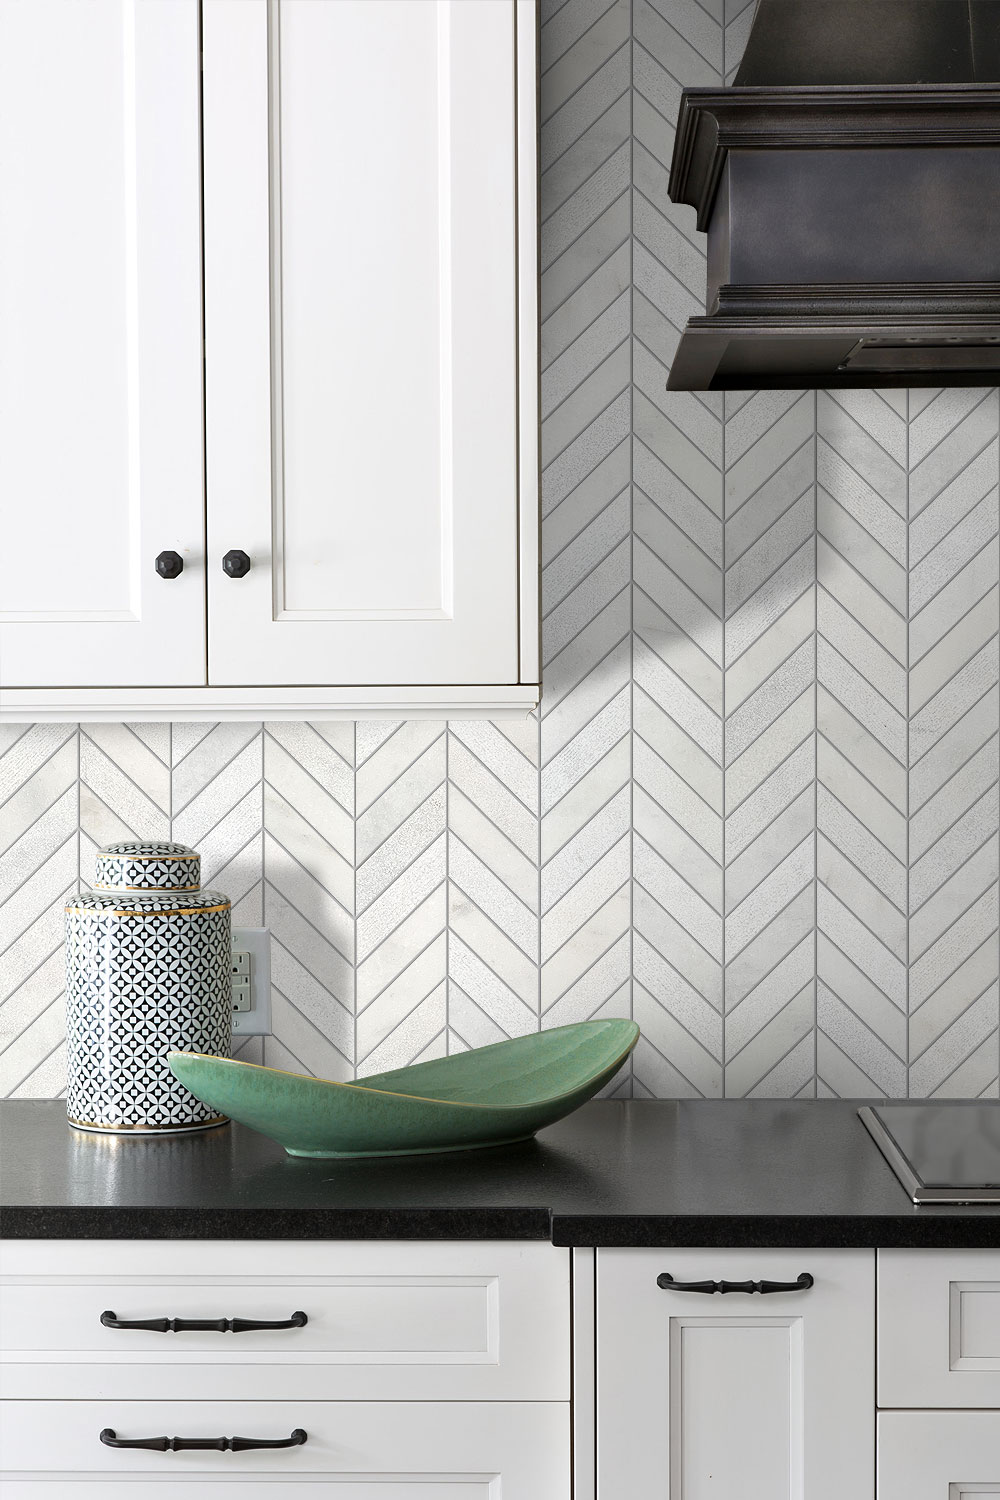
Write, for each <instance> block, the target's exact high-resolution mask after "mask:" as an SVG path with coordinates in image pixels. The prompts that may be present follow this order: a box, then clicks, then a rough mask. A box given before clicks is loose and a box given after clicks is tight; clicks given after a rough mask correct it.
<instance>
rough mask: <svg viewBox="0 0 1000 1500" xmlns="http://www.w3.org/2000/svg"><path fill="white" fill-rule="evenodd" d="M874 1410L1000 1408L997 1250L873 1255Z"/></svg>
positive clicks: (999, 1256) (999, 1267)
mask: <svg viewBox="0 0 1000 1500" xmlns="http://www.w3.org/2000/svg"><path fill="white" fill-rule="evenodd" d="M878 1404H879V1406H896V1407H907V1406H932V1407H933V1406H965V1407H975V1406H985V1407H1000V1250H880V1251H879V1252H878Z"/></svg>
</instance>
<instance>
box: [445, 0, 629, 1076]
mask: <svg viewBox="0 0 1000 1500" xmlns="http://www.w3.org/2000/svg"><path fill="white" fill-rule="evenodd" d="M595 12H596V14H595ZM550 16H551V19H550V18H549V17H550ZM541 67H542V93H541V100H542V109H541V113H542V134H541V163H542V174H543V175H542V309H543V311H542V318H543V324H542V349H543V354H542V358H543V366H544V370H543V377H542V380H543V385H542V465H543V486H542V493H543V522H542V545H543V573H542V612H543V627H542V654H543V664H544V665H543V672H544V678H545V693H544V697H543V703H542V710H541V723H540V740H539V754H540V761H539V767H540V776H539V778H538V782H537V791H536V793H535V797H536V798H537V799H538V800H537V807H538V812H539V814H540V827H539V831H538V834H537V835H536V839H535V841H534V848H533V849H532V847H531V840H530V838H528V839H527V841H526V843H525V845H524V855H522V856H520V858H518V857H517V856H514V855H513V854H512V853H511V852H510V851H509V850H503V851H502V852H503V856H504V862H505V864H506V866H507V868H508V869H510V870H511V871H512V873H513V872H514V870H515V869H516V874H517V880H518V882H519V885H520V890H519V891H518V893H517V895H516V896H515V893H514V891H511V898H512V901H511V903H510V905H509V909H510V912H511V917H512V919H514V918H516V930H515V929H512V930H511V933H510V936H511V939H512V942H513V944H514V945H515V946H516V948H517V949H518V950H519V954H521V955H523V956H524V957H526V958H527V957H529V956H530V957H531V958H532V960H533V961H534V962H538V961H540V972H539V973H538V977H537V980H536V983H535V985H532V982H531V980H532V976H531V975H530V973H524V974H523V977H522V978H521V979H520V980H519V982H518V993H519V995H520V996H521V1006H520V1007H514V1006H512V1005H511V1003H510V1002H511V999H512V997H510V996H509V995H501V994H500V993H496V994H495V995H494V1005H496V1004H499V1003H500V1002H501V1001H506V1002H507V1006H506V1014H507V1015H508V1016H509V1017H510V1020H509V1021H507V1022H506V1023H505V1022H504V1021H500V1020H499V1018H498V1017H496V1018H494V1019H495V1021H496V1022H497V1023H498V1024H499V1025H501V1026H509V1025H510V1023H511V1022H513V1023H514V1024H515V1025H516V1026H517V1028H518V1029H525V1027H526V1025H527V1024H528V1023H529V1022H530V1024H531V1025H532V1026H537V1025H538V1024H539V1008H540V1016H541V1024H542V1025H543V1026H546V1027H547V1026H558V1025H564V1024H566V1023H568V1022H570V1021H576V1020H583V1019H587V1018H589V1017H591V1016H597V1015H628V1014H629V1009H630V938H629V920H630V891H629V884H630V864H631V836H630V789H629V779H630V774H631V769H630V757H629V751H628V732H629V698H630V685H629V684H630V676H631V646H630V639H629V637H630V623H631V622H630V615H631V609H630V597H629V583H630V572H631V557H630V552H631V544H630V536H629V533H630V528H631V502H630V454H629V430H630V421H631V397H630V382H631V343H630V315H629V295H628V281H629V266H630V256H629V246H628V242H629V234H630V228H631V215H632V202H631V188H630V177H631V142H630V138H629V137H630V95H629V89H630V82H631V71H632V69H631V46H630V41H629V6H628V5H627V4H626V3H623V0H619V3H617V4H614V5H611V6H610V7H601V6H589V7H588V6H587V5H581V4H577V3H576V0H574V4H573V5H572V6H564V7H562V8H559V7H558V6H555V5H546V6H544V7H543V25H542V32H541ZM454 795H455V794H454V791H453V799H454ZM460 807H461V804H459V803H457V802H456V807H455V811H456V812H457V811H459V808H460ZM451 816H452V818H454V817H455V812H452V814H451ZM525 832H526V834H527V833H528V832H529V831H528V830H525ZM492 842H493V844H494V847H497V846H496V843H495V841H492ZM453 850H454V854H456V855H459V854H460V855H461V857H462V859H463V860H466V859H467V856H466V853H465V850H464V849H463V848H462V847H461V846H460V845H459V844H458V842H457V839H456V840H453ZM498 852H499V851H498ZM529 861H530V862H531V863H534V864H535V865H536V869H532V868H531V863H529ZM470 873H471V872H470ZM477 873H478V874H479V875H480V876H482V874H483V873H484V872H483V870H482V868H480V870H479V871H477ZM452 883H453V888H454V889H458V888H460V876H459V872H458V870H457V868H456V867H454V855H453V872H452ZM484 889H485V887H484ZM514 902H516V905H514V904H513V903H514ZM539 919H540V921H539ZM456 935H457V934H456ZM456 935H453V937H452V946H453V949H454V950H455V952H454V954H453V960H452V970H453V973H454V964H455V958H456V957H457V956H459V955H461V953H462V951H463V950H462V949H461V948H456V947H455V938H456ZM459 941H460V939H459ZM536 945H537V947H536ZM536 953H537V958H536V956H535V955H536ZM511 956H513V952H512V953H511ZM518 967H519V968H520V964H519V965H518ZM479 983H480V988H481V989H483V990H484V993H485V988H486V987H485V986H484V976H483V975H482V974H480V975H479ZM525 1002H527V1003H525ZM457 1024H458V1017H457V1015H456V1016H455V1018H454V1019H453V1025H455V1026H457ZM481 1036H482V1039H484V1040H485V1039H486V1034H485V1033H481ZM622 1086H624V1087H625V1088H626V1089H627V1088H628V1078H627V1077H626V1078H625V1079H624V1080H622V1081H621V1083H619V1087H622Z"/></svg>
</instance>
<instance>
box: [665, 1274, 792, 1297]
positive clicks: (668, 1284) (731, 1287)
mask: <svg viewBox="0 0 1000 1500" xmlns="http://www.w3.org/2000/svg"><path fill="white" fill-rule="evenodd" d="M812 1284H813V1278H812V1277H811V1276H810V1275H809V1272H808V1271H803V1272H802V1275H801V1276H798V1277H796V1279H795V1280H794V1281H675V1280H674V1278H673V1277H672V1276H671V1275H670V1274H669V1273H668V1272H667V1271H664V1272H663V1274H662V1276H657V1278H656V1285H657V1286H658V1287H661V1288H662V1289H663V1291H665V1292H707V1293H709V1294H711V1293H712V1292H722V1293H723V1295H725V1293H726V1292H759V1293H760V1294H761V1296H762V1297H766V1296H767V1294H768V1292H807V1291H808V1290H809V1288H810V1287H811V1286H812Z"/></svg>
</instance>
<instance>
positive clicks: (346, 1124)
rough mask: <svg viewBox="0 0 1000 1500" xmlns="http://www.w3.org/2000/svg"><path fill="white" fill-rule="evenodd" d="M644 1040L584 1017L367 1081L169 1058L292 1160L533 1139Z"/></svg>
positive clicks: (206, 1097) (178, 1072)
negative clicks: (337, 1080) (334, 1080)
mask: <svg viewBox="0 0 1000 1500" xmlns="http://www.w3.org/2000/svg"><path fill="white" fill-rule="evenodd" d="M638 1040H639V1028H638V1026H637V1025H636V1024H635V1022H634V1021H580V1022H579V1023H578V1024H577V1025H575V1026H557V1027H555V1028H554V1029H553V1030H552V1031H540V1032H535V1033H534V1034H533V1035H531V1036H519V1037H515V1038H514V1040H513V1041H510V1042H496V1043H494V1044H493V1046H491V1047H477V1048H475V1050H474V1051H471V1052H459V1053H456V1054H455V1055H454V1056H453V1057H442V1058H438V1059H437V1060H435V1061H434V1062H425V1063H417V1064H416V1065H415V1066H414V1067H412V1068H397V1069H395V1071H393V1072H391V1073H374V1074H373V1075H372V1076H371V1077H370V1078H362V1079H359V1081H358V1082H357V1083H329V1082H328V1081H327V1080H326V1079H323V1078H307V1077H306V1076H305V1075H304V1074H302V1073H282V1072H279V1071H278V1069H277V1068H260V1067H257V1066H256V1064H254V1063H244V1062H234V1061H232V1060H231V1059H230V1058H227V1057H205V1056H204V1055H203V1054H202V1053H199V1052H172V1053H171V1054H170V1058H169V1062H170V1070H171V1072H172V1073H173V1074H174V1076H175V1077H176V1078H179V1079H180V1081H181V1083H183V1084H184V1086H185V1087H186V1088H189V1089H190V1090H191V1092H192V1094H194V1096H195V1098H197V1099H201V1100H202V1102H203V1103H205V1104H209V1105H211V1106H212V1107H213V1108H215V1109H217V1110H219V1112H220V1113H222V1114H226V1115H229V1116H231V1118H232V1119H234V1120H239V1121H240V1122H241V1123H242V1124H243V1125H249V1126H251V1127H252V1128H253V1129H254V1130H259V1131H261V1133H262V1134H263V1135H269V1136H271V1137H272V1139H273V1140H276V1141H279V1142H280V1143H281V1145H282V1146H284V1148H285V1150H286V1151H287V1152H288V1153H289V1155H291V1156H410V1155H416V1154H418V1153H424V1152H429V1151H467V1150H469V1149H470V1148H472V1147H474V1146H501V1145H507V1144H508V1143H509V1142H511V1141H524V1140H527V1139H528V1138H529V1137H530V1136H533V1135H534V1133H535V1131H536V1130H540V1129H541V1128H542V1126H543V1125H551V1124H552V1122H553V1121H554V1120H560V1119H562V1117H563V1115H568V1114H569V1113H570V1112H571V1111H572V1110H574V1109H576V1108H577V1107H578V1106H579V1105H581V1104H584V1103H586V1101H587V1100H588V1099H590V1098H592V1097H593V1095H594V1094H596V1093H597V1091H598V1089H600V1088H603V1086H604V1084H606V1083H607V1082H608V1080H609V1079H610V1078H613V1077H614V1075H615V1073H617V1071H618V1069H619V1068H620V1067H621V1065H622V1063H623V1062H624V1061H625V1059H626V1058H627V1057H628V1055H629V1053H630V1052H631V1051H632V1048H633V1047H634V1046H635V1044H636V1042H637V1041H638Z"/></svg>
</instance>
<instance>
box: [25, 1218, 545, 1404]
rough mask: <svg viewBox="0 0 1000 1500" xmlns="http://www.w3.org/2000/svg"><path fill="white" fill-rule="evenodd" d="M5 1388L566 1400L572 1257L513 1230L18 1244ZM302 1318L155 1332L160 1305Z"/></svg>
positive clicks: (60, 1394) (193, 1315)
mask: <svg viewBox="0 0 1000 1500" xmlns="http://www.w3.org/2000/svg"><path fill="white" fill-rule="evenodd" d="M2 1271H3V1274H2V1277H0V1329H2V1330H3V1332H2V1338H3V1346H4V1371H3V1394H4V1395H6V1396H15V1397H19V1398H21V1399H49V1400H58V1399H71V1398H74V1397H76V1396H78V1395H79V1394H80V1392H81V1388H82V1385H83V1382H84V1381H86V1390H87V1392H88V1394H90V1395H92V1396H95V1397H97V1396H100V1397H104V1396H109V1397H120V1398H122V1399H125V1398H128V1397H132V1398H135V1399H154V1398H156V1397H157V1396H160V1395H164V1396H174V1397H179V1396H184V1397H190V1398H191V1399H212V1398H215V1397H217V1396H218V1395H219V1394H220V1391H222V1392H224V1393H225V1395H226V1396H227V1397H228V1398H231V1399H234V1400H237V1399H239V1400H252V1399H255V1398H260V1399H268V1398H273V1397H275V1396H281V1397H282V1398H284V1399H292V1398H301V1399H305V1400H308V1399H314V1400H320V1399H322V1400H394V1401H406V1400H519V1401H539V1400H551V1401H565V1400H568V1399H569V1343H570V1340H569V1252H568V1251H566V1250H556V1249H555V1248H554V1247H553V1246H551V1245H542V1244H523V1245H522V1244H517V1243H490V1242H484V1243H475V1242H464V1243H454V1244H452V1243H437V1242H435V1243H402V1242H398V1241H396V1242H384V1241H378V1242H376V1241H356V1242H336V1243H331V1242H309V1243H304V1244H303V1243H287V1242H285V1243H282V1242H267V1241H256V1242H254V1241H239V1242H233V1241H228V1242H226V1241H214V1242H212V1243H210V1244H205V1243H199V1242H191V1241H152V1242H146V1243H143V1242H140V1241H134V1242H133V1241H111V1242H109V1241H104V1242H101V1241H77V1242H67V1241H31V1242H29V1241H19V1242H8V1244H7V1246H6V1247H5V1253H4V1256H3V1262H2ZM299 1311H301V1312H304V1313H305V1314H306V1317H307V1320H308V1321H307V1322H306V1324H305V1326H304V1327H293V1328H283V1329H269V1330H264V1331H249V1332H242V1333H231V1332H227V1333H218V1332H214V1331H212V1332H198V1331H181V1332H167V1333H159V1332H152V1331H142V1330H137V1329H121V1328H109V1327H105V1326H103V1325H102V1323H101V1314H102V1313H104V1312H113V1313H114V1314H115V1315H116V1317H117V1319H118V1320H119V1321H140V1320H146V1319H150V1318H170V1319H176V1318H181V1319H219V1318H234V1317H236V1318H245V1319H255V1320H273V1321H283V1320H288V1319H289V1318H290V1317H291V1315H292V1314H293V1313H295V1312H299Z"/></svg>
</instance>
